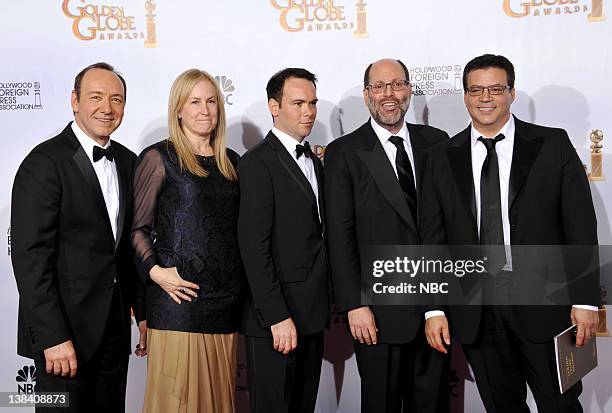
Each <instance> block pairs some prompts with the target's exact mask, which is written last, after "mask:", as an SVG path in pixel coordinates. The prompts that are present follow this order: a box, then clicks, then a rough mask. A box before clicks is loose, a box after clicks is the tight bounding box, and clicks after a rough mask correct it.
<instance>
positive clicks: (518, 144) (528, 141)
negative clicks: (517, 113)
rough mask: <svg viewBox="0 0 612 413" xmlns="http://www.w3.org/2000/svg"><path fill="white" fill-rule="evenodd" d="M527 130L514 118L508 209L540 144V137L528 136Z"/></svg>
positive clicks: (512, 203)
mask: <svg viewBox="0 0 612 413" xmlns="http://www.w3.org/2000/svg"><path fill="white" fill-rule="evenodd" d="M527 136H528V131H527V128H526V125H524V123H523V122H521V121H520V120H518V119H516V118H515V131H514V149H513V150H512V167H511V168H510V188H509V191H508V209H509V210H510V211H512V206H513V205H514V201H515V200H516V198H517V196H518V194H519V193H520V192H521V189H522V188H523V185H524V184H525V181H526V179H527V176H528V175H529V171H530V170H531V166H532V165H533V162H534V161H535V159H536V157H537V156H538V153H539V152H540V148H541V146H542V141H543V140H542V137H539V136H536V137H532V138H528V137H527Z"/></svg>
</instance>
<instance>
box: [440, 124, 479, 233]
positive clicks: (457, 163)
mask: <svg viewBox="0 0 612 413" xmlns="http://www.w3.org/2000/svg"><path fill="white" fill-rule="evenodd" d="M453 140H454V142H452V141H451V144H450V145H449V146H448V148H447V149H446V155H447V156H448V162H449V164H450V171H451V173H452V174H453V176H454V177H455V181H456V182H457V187H458V188H459V192H460V193H461V196H462V198H463V203H464V206H465V207H466V209H467V211H468V212H469V213H470V215H471V216H472V218H473V224H474V228H477V225H476V222H477V221H476V198H475V194H474V174H473V173H472V148H471V143H472V142H471V139H470V127H468V128H467V129H465V130H464V131H463V132H461V133H459V134H458V135H457V136H455V137H454V138H453Z"/></svg>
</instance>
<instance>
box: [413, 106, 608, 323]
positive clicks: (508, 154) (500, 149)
mask: <svg viewBox="0 0 612 413" xmlns="http://www.w3.org/2000/svg"><path fill="white" fill-rule="evenodd" d="M514 130H515V127H514V117H513V116H510V119H509V120H508V122H506V123H505V124H504V126H502V128H501V129H500V130H499V131H497V133H495V134H493V135H491V136H486V135H485V134H483V133H480V132H479V131H478V130H477V129H476V128H475V127H474V125H472V127H471V132H470V134H471V148H472V174H473V176H474V195H475V196H476V222H477V225H478V234H480V175H481V172H482V165H483V164H484V161H485V159H486V157H487V148H486V147H485V145H484V143H482V142H480V141H479V140H478V138H479V137H481V136H482V137H484V138H495V137H496V136H497V135H499V134H500V133H502V134H503V135H504V139H503V140H501V141H499V142H497V143H496V144H495V152H497V159H498V164H499V189H500V194H501V208H502V211H501V212H502V226H503V230H504V245H505V246H506V265H504V267H503V270H504V271H512V253H511V249H510V248H511V247H510V218H509V216H510V211H509V205H508V199H509V197H508V192H509V187H510V170H511V168H512V153H513V151H514ZM574 307H576V308H582V309H586V310H593V311H597V307H594V306H591V305H574ZM438 315H444V312H443V311H437V310H435V311H428V312H426V313H425V319H426V320H427V319H428V318H430V317H434V316H438Z"/></svg>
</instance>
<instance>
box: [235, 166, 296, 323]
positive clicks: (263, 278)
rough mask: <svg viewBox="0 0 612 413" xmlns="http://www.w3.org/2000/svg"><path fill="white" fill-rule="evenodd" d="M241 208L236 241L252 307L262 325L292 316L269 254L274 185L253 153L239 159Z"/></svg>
mask: <svg viewBox="0 0 612 413" xmlns="http://www.w3.org/2000/svg"><path fill="white" fill-rule="evenodd" d="M238 182H239V184H240V211H239V216H238V242H239V245H240V255H241V256H242V262H243V263H244V269H245V272H246V275H247V280H248V283H249V287H250V290H251V294H252V296H253V302H254V305H255V311H256V312H257V315H258V317H259V322H260V323H261V325H262V327H269V326H272V325H274V324H276V323H278V322H280V321H283V320H285V319H287V318H289V317H291V313H290V312H289V308H288V306H287V303H286V302H285V297H284V296H283V292H282V289H281V286H280V283H279V281H278V278H277V277H276V273H275V266H274V259H273V256H272V238H273V226H274V213H275V211H274V187H273V182H272V177H271V176H270V171H269V170H268V168H267V167H266V165H265V163H264V161H262V160H260V159H258V158H256V157H255V156H249V157H244V158H242V159H241V160H240V163H238Z"/></svg>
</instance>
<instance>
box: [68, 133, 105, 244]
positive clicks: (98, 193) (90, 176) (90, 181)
mask: <svg viewBox="0 0 612 413" xmlns="http://www.w3.org/2000/svg"><path fill="white" fill-rule="evenodd" d="M74 139H76V137H75V138H74ZM77 143H78V141H77ZM72 159H73V160H74V162H75V163H76V164H77V166H78V167H79V170H80V171H81V174H82V175H83V178H85V181H86V182H87V186H88V187H89V190H90V191H92V195H93V197H94V200H95V204H96V206H97V207H98V209H99V210H100V213H101V214H102V216H103V217H104V218H103V219H104V222H105V223H106V227H107V229H108V231H109V233H110V235H111V236H112V234H113V229H112V228H111V223H110V219H109V218H108V211H107V210H106V203H105V202H104V196H103V195H102V189H101V188H100V182H99V181H98V177H97V175H96V171H94V168H93V166H92V165H91V161H90V160H89V158H88V157H87V154H86V153H85V150H84V149H83V147H82V146H81V144H80V143H79V146H78V148H77V150H76V152H75V153H74V155H73V156H72Z"/></svg>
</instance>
